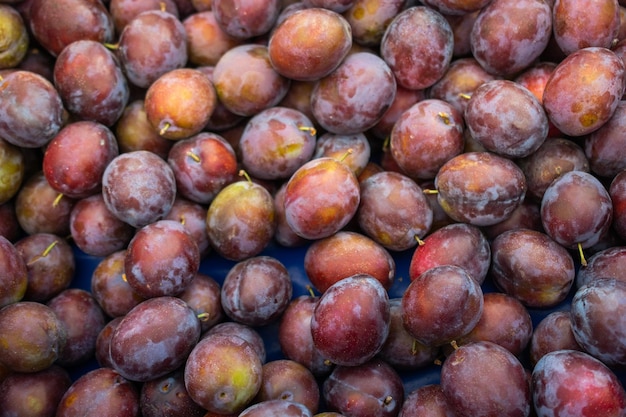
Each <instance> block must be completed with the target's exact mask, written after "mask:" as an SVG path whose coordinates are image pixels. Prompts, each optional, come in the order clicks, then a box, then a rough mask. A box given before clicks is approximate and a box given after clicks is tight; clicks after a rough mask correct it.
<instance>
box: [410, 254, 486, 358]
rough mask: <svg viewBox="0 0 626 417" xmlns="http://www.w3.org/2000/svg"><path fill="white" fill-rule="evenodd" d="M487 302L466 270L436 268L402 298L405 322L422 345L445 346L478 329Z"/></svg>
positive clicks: (419, 277) (427, 272)
mask: <svg viewBox="0 0 626 417" xmlns="http://www.w3.org/2000/svg"><path fill="white" fill-rule="evenodd" d="M483 303H484V302H483V292H482V289H481V287H480V285H479V284H478V282H476V281H475V280H474V279H473V278H472V277H471V276H470V275H469V274H468V273H467V272H466V271H465V270H464V269H462V268H460V267H458V266H453V265H442V266H435V267H433V268H430V269H429V270H427V271H426V272H424V273H423V274H421V275H420V276H418V277H417V278H416V279H414V280H413V281H411V283H410V284H409V286H408V288H407V289H406V291H405V292H404V294H403V295H402V320H403V323H404V327H405V328H406V330H407V331H408V332H409V333H410V334H411V335H412V336H413V337H414V338H415V339H416V340H417V341H418V342H420V343H422V344H424V345H426V346H442V345H444V344H447V343H452V342H453V341H454V340H456V339H457V338H460V337H462V336H465V335H466V334H468V333H469V332H470V331H471V330H472V329H473V328H474V327H475V326H476V324H477V323H478V320H480V316H481V315H482V311H483Z"/></svg>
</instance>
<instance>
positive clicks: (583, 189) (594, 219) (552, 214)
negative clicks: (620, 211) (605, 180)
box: [541, 171, 613, 248]
mask: <svg viewBox="0 0 626 417" xmlns="http://www.w3.org/2000/svg"><path fill="white" fill-rule="evenodd" d="M572 207H576V210H575V212H574V211H572V210H571V208H572ZM612 218H613V205H612V202H611V197H610V195H609V193H608V191H607V190H606V188H605V187H604V185H602V183H601V182H600V180H598V179H597V178H596V177H594V176H593V175H591V174H589V173H586V172H582V171H570V172H567V173H565V174H563V175H561V176H560V177H559V178H557V179H556V180H554V181H553V182H552V184H550V186H549V187H548V188H547V189H546V191H545V193H544V195H543V198H542V200H541V222H542V224H543V227H544V229H545V231H546V233H547V234H548V235H549V236H550V237H552V238H553V239H554V240H555V241H556V242H558V243H560V244H561V245H563V246H565V247H567V248H576V247H577V246H578V245H580V246H581V247H582V248H588V247H590V246H593V245H595V244H596V243H598V242H599V241H600V239H602V238H603V237H604V236H605V235H606V233H607V232H608V229H609V228H610V226H611V222H612Z"/></svg>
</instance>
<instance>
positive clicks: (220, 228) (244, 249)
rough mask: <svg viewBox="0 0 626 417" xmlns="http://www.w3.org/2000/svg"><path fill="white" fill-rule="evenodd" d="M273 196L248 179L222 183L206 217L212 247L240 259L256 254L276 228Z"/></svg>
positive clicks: (265, 245)
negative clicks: (222, 186)
mask: <svg viewBox="0 0 626 417" xmlns="http://www.w3.org/2000/svg"><path fill="white" fill-rule="evenodd" d="M275 219H276V213H275V210H274V199H273V198H272V196H271V194H270V193H269V191H268V190H267V189H266V188H264V187H263V186H262V185H260V184H257V183H255V182H253V181H250V180H243V181H236V182H233V183H231V184H229V185H227V186H226V187H224V188H223V189H222V190H221V191H220V192H219V193H218V194H217V195H216V196H215V198H214V199H213V201H212V202H211V204H210V206H209V209H208V211H207V217H206V228H207V229H206V230H207V233H208V236H209V243H210V244H211V247H212V248H213V249H214V250H215V251H216V252H217V253H219V254H220V255H222V256H223V257H225V258H226V259H230V260H234V261H240V260H243V259H246V258H249V257H251V256H255V255H258V254H259V253H260V252H261V251H262V250H263V249H265V248H266V247H267V245H268V244H269V243H270V242H271V240H272V238H273V236H274V230H275V229H276V221H275Z"/></svg>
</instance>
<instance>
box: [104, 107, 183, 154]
mask: <svg viewBox="0 0 626 417" xmlns="http://www.w3.org/2000/svg"><path fill="white" fill-rule="evenodd" d="M144 104H145V103H144V100H143V99H135V100H133V101H131V102H130V103H129V104H128V105H127V106H126V108H125V109H124V111H123V112H122V115H121V116H120V118H119V119H118V120H117V123H116V124H115V127H114V129H113V130H114V132H115V137H116V138H117V144H118V147H119V150H120V152H132V151H142V150H143V151H151V152H153V153H155V154H157V155H158V156H160V157H161V158H163V159H166V158H167V154H168V152H169V150H170V148H171V147H172V145H173V144H174V142H172V141H171V140H168V139H165V138H164V137H162V136H160V135H159V133H158V132H155V131H154V128H153V127H152V125H151V124H150V122H149V121H148V117H147V116H146V108H145V105H144Z"/></svg>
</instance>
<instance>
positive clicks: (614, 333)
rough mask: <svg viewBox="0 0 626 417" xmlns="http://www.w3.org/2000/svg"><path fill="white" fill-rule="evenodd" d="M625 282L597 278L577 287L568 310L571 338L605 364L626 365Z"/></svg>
mask: <svg viewBox="0 0 626 417" xmlns="http://www.w3.org/2000/svg"><path fill="white" fill-rule="evenodd" d="M625 309H626V282H625V281H620V280H617V279H615V278H598V279H595V280H593V281H591V282H589V283H588V284H585V285H583V286H582V287H580V288H578V289H577V290H576V293H575V294H574V298H573V299H572V304H571V307H570V313H571V315H572V331H573V332H574V338H575V339H576V341H577V342H578V344H579V345H580V346H581V347H582V348H583V350H584V351H585V352H587V353H589V354H590V355H593V356H594V357H595V358H597V359H599V360H601V361H602V362H604V363H605V364H606V365H607V366H615V365H619V366H623V365H626V323H624V321H623V320H616V317H622V314H624V313H623V311H624V310H625Z"/></svg>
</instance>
